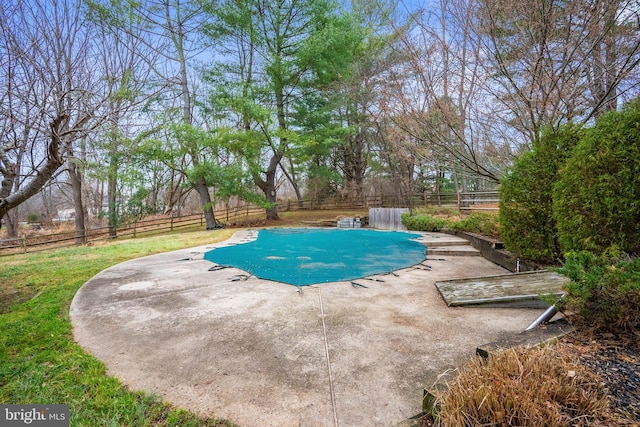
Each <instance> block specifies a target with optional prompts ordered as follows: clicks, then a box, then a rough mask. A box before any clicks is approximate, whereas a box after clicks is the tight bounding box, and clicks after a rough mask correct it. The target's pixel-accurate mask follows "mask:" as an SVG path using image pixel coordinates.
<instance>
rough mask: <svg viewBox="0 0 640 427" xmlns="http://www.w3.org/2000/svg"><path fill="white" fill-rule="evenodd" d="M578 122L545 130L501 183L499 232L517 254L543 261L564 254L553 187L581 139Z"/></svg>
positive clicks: (551, 259)
mask: <svg viewBox="0 0 640 427" xmlns="http://www.w3.org/2000/svg"><path fill="white" fill-rule="evenodd" d="M581 132H582V131H581V128H580V127H578V126H573V125H568V126H563V127H562V128H560V129H559V130H555V131H554V130H546V131H545V132H544V133H543V135H542V136H541V138H540V140H539V141H537V142H536V143H535V145H534V147H533V150H532V151H530V152H528V153H525V154H524V155H522V156H520V158H518V160H517V161H516V162H515V164H514V166H513V168H512V169H511V171H510V172H509V174H508V175H507V176H506V177H505V179H503V181H502V183H501V187H500V235H501V236H502V239H503V241H504V244H505V247H506V248H507V249H508V250H510V251H511V252H514V253H515V254H517V255H519V256H521V257H524V258H527V259H529V260H532V261H537V262H541V263H549V262H553V261H555V260H556V259H558V258H559V257H560V256H561V251H560V246H559V244H558V238H557V237H558V233H557V226H556V218H555V217H554V215H553V187H554V185H555V183H556V181H557V180H558V170H559V169H560V168H561V167H562V165H563V164H564V162H565V160H566V159H567V157H568V156H569V153H570V152H571V149H572V148H573V147H574V146H575V145H576V144H577V143H578V140H579V138H580V135H581Z"/></svg>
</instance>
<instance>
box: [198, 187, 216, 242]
mask: <svg viewBox="0 0 640 427" xmlns="http://www.w3.org/2000/svg"><path fill="white" fill-rule="evenodd" d="M193 188H194V189H195V190H196V191H197V193H198V195H199V196H200V204H201V205H202V210H203V212H204V219H205V221H206V224H207V230H215V228H216V226H217V225H218V224H217V222H216V217H215V214H214V213H213V205H212V203H211V194H209V187H208V186H207V183H206V182H205V179H204V177H202V178H200V179H198V181H197V182H195V183H194V184H193Z"/></svg>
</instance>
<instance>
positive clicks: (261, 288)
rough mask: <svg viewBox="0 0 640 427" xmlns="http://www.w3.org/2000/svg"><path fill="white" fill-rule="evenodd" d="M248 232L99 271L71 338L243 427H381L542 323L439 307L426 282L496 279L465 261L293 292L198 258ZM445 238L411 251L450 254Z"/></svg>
mask: <svg viewBox="0 0 640 427" xmlns="http://www.w3.org/2000/svg"><path fill="white" fill-rule="evenodd" d="M256 233H257V231H256V230H243V231H240V232H238V233H236V234H235V235H234V236H233V237H232V239H231V240H229V241H227V242H223V243H220V244H217V245H210V246H201V247H196V248H192V249H186V250H180V251H175V252H169V253H164V254H159V255H154V256H149V257H145V258H140V259H136V260H132V261H128V262H125V263H122V264H119V265H116V266H114V267H111V268H109V269H107V270H104V271H103V272H101V273H100V274H98V275H96V276H95V277H94V278H92V279H91V280H90V281H88V282H87V283H86V284H85V285H83V287H82V288H81V289H80V290H79V291H78V293H77V294H76V296H75V298H74V300H73V302H72V305H71V312H70V314H71V320H72V322H73V325H74V336H75V339H76V340H77V342H78V343H80V345H82V346H83V347H84V348H85V349H86V350H87V351H88V352H90V353H92V354H93V355H95V356H96V357H97V358H98V359H100V360H102V361H103V362H104V363H105V364H106V366H107V368H108V372H109V374H111V375H114V376H116V377H117V378H119V379H120V380H121V381H122V382H123V383H124V384H126V385H127V386H129V387H130V388H132V389H134V390H145V391H147V392H150V393H157V394H159V395H161V396H162V397H163V398H164V399H165V400H167V401H169V402H171V403H173V404H175V405H177V406H179V407H183V408H187V409H190V410H192V411H195V412H196V413H199V414H201V415H205V416H215V417H220V418H227V419H229V420H231V421H232V422H234V423H237V424H238V425H240V426H365V425H366V426H376V425H379V426H391V425H395V424H397V423H399V422H401V421H402V420H404V419H407V418H409V417H411V416H414V415H416V414H418V413H420V411H421V398H422V390H423V389H424V388H425V387H429V386H430V385H431V384H433V383H434V382H435V381H436V380H437V378H438V377H439V376H440V375H441V374H445V373H450V372H451V371H452V370H453V369H455V367H456V366H459V364H460V363H462V362H464V361H465V360H467V359H469V358H470V357H472V356H473V354H474V352H475V349H476V347H477V346H478V345H480V344H483V343H487V342H493V341H497V340H498V339H500V338H502V337H504V336H507V335H510V334H513V333H518V332H520V331H522V330H523V329H524V328H526V327H527V325H529V324H530V323H531V322H532V321H533V320H534V319H536V317H538V315H539V314H540V313H541V311H540V310H539V309H533V310H532V309H514V308H483V307H447V305H446V304H445V302H444V301H443V299H442V297H441V296H440V294H439V292H438V290H437V289H436V287H435V286H434V283H435V282H436V281H438V280H447V279H462V278H466V277H473V276H488V275H494V274H503V273H507V271H506V270H504V269H503V268H501V267H499V266H497V265H495V264H493V263H491V262H489V261H487V260H486V259H484V258H482V257H481V256H477V254H467V253H466V252H464V251H462V252H460V251H458V252H457V254H456V255H447V254H446V252H444V253H443V252H438V255H437V256H433V257H432V255H428V257H429V258H432V259H429V258H428V259H427V261H425V262H424V263H423V264H425V265H427V266H428V267H427V266H424V265H423V266H419V267H418V268H416V267H412V268H407V269H403V270H399V271H396V272H395V273H394V274H386V275H379V276H375V277H371V278H369V280H368V279H358V280H356V281H355V282H356V283H358V284H360V286H353V285H352V284H351V283H350V282H349V281H346V282H335V283H327V284H321V285H313V286H307V287H303V288H301V292H298V289H297V288H296V287H294V286H291V285H287V284H282V283H277V282H271V281H266V280H261V279H257V278H255V277H253V276H252V277H249V278H248V279H246V280H243V279H244V278H245V277H243V276H242V274H244V272H243V271H241V270H237V269H235V268H225V269H220V270H217V271H210V270H209V269H210V268H211V267H212V266H213V264H212V263H210V262H208V261H204V260H203V259H202V256H203V253H204V252H206V251H207V250H209V249H211V248H213V247H215V246H220V245H228V244H242V243H243V242H246V241H250V240H251V239H252V238H254V237H255V235H256ZM451 239H456V238H452V237H451V236H447V235H442V234H438V233H423V238H422V239H421V240H422V241H423V242H424V243H425V244H426V245H427V246H429V247H435V246H438V244H440V246H444V247H446V246H452V247H454V246H456V245H458V244H460V242H459V241H452V240H451ZM370 279H373V280H370Z"/></svg>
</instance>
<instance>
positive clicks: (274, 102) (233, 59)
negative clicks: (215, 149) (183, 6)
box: [205, 0, 357, 219]
mask: <svg viewBox="0 0 640 427" xmlns="http://www.w3.org/2000/svg"><path fill="white" fill-rule="evenodd" d="M208 12H209V13H210V14H211V17H212V23H211V24H210V25H208V26H206V27H205V32H206V34H207V35H208V37H209V38H210V40H211V42H212V44H213V45H214V46H217V48H219V49H222V48H224V49H227V51H226V52H227V55H226V58H225V59H224V60H221V61H217V64H215V66H213V67H212V69H211V72H210V73H208V78H209V81H210V82H212V83H215V87H214V94H213V96H212V98H213V99H214V102H215V103H217V104H218V105H220V106H222V107H223V108H224V111H227V112H228V114H229V118H230V119H231V120H234V119H235V128H236V129H237V131H238V132H240V133H244V134H245V135H238V138H239V140H241V141H244V145H243V144H238V146H242V147H244V148H245V151H244V152H242V153H241V152H237V153H236V154H237V155H238V156H243V157H244V159H245V161H246V164H247V166H248V169H249V171H250V172H251V173H252V176H253V179H254V182H255V185H256V186H257V187H258V188H260V190H261V191H262V193H263V194H264V196H265V198H266V200H267V202H268V203H269V207H268V208H267V219H277V218H278V212H277V205H276V203H275V202H276V193H277V176H278V172H279V171H280V172H282V173H283V174H285V176H286V177H287V178H288V180H289V181H290V182H291V184H292V185H293V187H294V188H299V173H300V171H301V165H300V164H296V163H299V161H300V160H302V159H304V156H303V155H302V151H303V150H302V149H303V148H304V147H305V146H309V145H313V142H312V141H311V140H310V138H309V136H310V135H311V133H310V132H309V129H311V128H313V127H314V126H317V127H318V128H323V129H327V126H326V123H325V124H322V125H321V124H319V122H318V120H319V116H321V114H319V110H321V109H322V104H325V103H326V102H327V98H326V97H322V96H319V95H320V92H319V91H320V89H322V88H326V87H328V86H329V85H330V84H331V83H332V82H333V81H336V80H340V79H341V78H343V74H342V73H345V74H348V73H349V67H350V66H351V60H352V58H351V57H349V54H350V51H353V49H354V48H353V45H352V43H354V42H356V41H357V40H356V39H357V38H356V39H354V37H353V36H352V33H351V31H352V30H353V28H352V27H351V26H350V24H349V18H348V16H346V15H344V14H340V13H339V12H338V6H337V4H336V3H334V2H332V1H329V0H322V1H310V0H297V1H292V2H270V1H264V0H236V1H226V2H221V3H220V4H216V5H214V6H213V7H211V8H210V9H208ZM344 77H346V76H344ZM311 105H313V108H309V106H311ZM325 105H326V104H325ZM317 107H320V108H317ZM305 112H307V113H313V115H314V117H312V116H311V115H310V114H306V117H305V118H306V119H307V120H305V121H306V123H305V124H303V121H302V120H301V117H302V116H304V115H305ZM296 114H297V115H298V116H297V120H296ZM305 126H306V130H307V132H306V133H305ZM316 142H317V141H316ZM247 144H249V145H251V147H248V145H247Z"/></svg>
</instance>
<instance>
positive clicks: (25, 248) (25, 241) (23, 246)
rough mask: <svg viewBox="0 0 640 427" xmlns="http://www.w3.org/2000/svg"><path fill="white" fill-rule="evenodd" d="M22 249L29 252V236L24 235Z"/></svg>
mask: <svg viewBox="0 0 640 427" xmlns="http://www.w3.org/2000/svg"><path fill="white" fill-rule="evenodd" d="M22 250H23V251H24V253H25V254H26V253H27V236H22Z"/></svg>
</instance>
